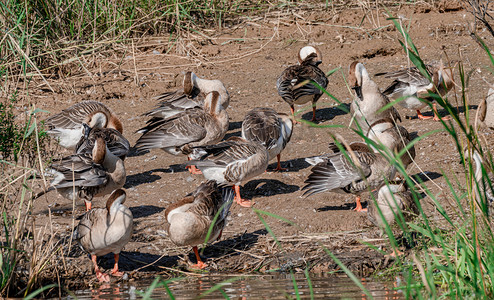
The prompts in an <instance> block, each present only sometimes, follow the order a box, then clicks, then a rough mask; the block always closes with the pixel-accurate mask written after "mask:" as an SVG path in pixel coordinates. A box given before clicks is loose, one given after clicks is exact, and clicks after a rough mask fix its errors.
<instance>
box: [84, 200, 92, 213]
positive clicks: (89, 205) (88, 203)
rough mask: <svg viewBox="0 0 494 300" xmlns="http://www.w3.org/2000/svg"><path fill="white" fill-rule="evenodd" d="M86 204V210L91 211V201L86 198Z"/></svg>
mask: <svg viewBox="0 0 494 300" xmlns="http://www.w3.org/2000/svg"><path fill="white" fill-rule="evenodd" d="M84 205H85V206H86V211H90V210H91V207H92V203H91V201H87V200H84Z"/></svg>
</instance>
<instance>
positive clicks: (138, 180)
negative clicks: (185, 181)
mask: <svg viewBox="0 0 494 300" xmlns="http://www.w3.org/2000/svg"><path fill="white" fill-rule="evenodd" d="M186 170H187V169H185V165H183V164H175V165H170V166H169V167H168V168H167V169H163V168H159V169H152V170H149V171H144V172H142V173H138V174H132V175H127V180H126V181H125V185H124V188H126V189H129V188H132V187H136V186H139V185H141V184H145V183H153V182H155V181H157V180H160V179H161V176H159V175H157V174H154V173H157V172H161V173H180V172H185V171H186Z"/></svg>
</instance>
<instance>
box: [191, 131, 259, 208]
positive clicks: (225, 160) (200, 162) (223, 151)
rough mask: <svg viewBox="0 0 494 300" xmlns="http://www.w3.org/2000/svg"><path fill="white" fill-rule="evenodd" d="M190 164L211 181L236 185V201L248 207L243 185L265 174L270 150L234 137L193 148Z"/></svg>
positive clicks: (249, 203)
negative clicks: (241, 184) (243, 196)
mask: <svg viewBox="0 0 494 300" xmlns="http://www.w3.org/2000/svg"><path fill="white" fill-rule="evenodd" d="M190 157H191V158H192V159H193V160H191V161H189V162H188V164H189V165H195V166H197V167H198V168H199V169H200V170H201V171H202V174H203V175H204V177H205V178H206V179H208V180H216V181H217V182H218V183H219V184H232V185H235V186H234V189H235V201H236V202H237V204H239V205H241V206H245V207H250V206H252V202H251V201H250V200H244V199H242V197H240V187H239V185H240V183H241V182H242V181H246V180H248V179H250V178H253V177H255V176H257V175H260V174H262V173H264V171H265V170H266V168H267V166H268V152H267V151H266V148H265V147H264V146H263V145H261V144H259V143H256V142H251V141H247V140H245V139H243V138H240V137H231V138H230V139H228V140H227V141H225V142H222V143H219V144H216V145H209V146H202V147H194V148H192V153H191V155H190Z"/></svg>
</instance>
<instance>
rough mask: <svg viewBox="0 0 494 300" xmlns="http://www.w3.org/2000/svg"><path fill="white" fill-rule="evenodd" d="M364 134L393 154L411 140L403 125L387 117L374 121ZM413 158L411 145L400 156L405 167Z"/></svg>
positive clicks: (413, 148) (413, 147)
mask: <svg viewBox="0 0 494 300" xmlns="http://www.w3.org/2000/svg"><path fill="white" fill-rule="evenodd" d="M366 136H367V137H368V138H370V139H371V140H373V141H374V142H376V143H377V144H382V145H383V146H384V147H386V148H388V149H390V150H391V151H392V152H394V153H395V154H397V153H399V152H400V151H401V150H403V149H404V148H405V147H406V146H407V145H408V144H409V143H410V142H411V141H412V138H411V137H410V134H409V133H408V131H407V130H406V129H405V128H404V127H402V126H400V125H396V124H395V123H394V122H393V120H391V119H389V118H384V119H381V120H378V121H376V122H374V123H373V124H372V125H371V126H370V128H369V131H368V132H367V134H366ZM414 159H415V146H412V147H411V148H410V149H408V151H407V152H405V153H404V154H403V156H402V157H401V160H402V163H403V165H404V166H405V169H406V167H408V165H409V164H411V163H412V161H413V160H414Z"/></svg>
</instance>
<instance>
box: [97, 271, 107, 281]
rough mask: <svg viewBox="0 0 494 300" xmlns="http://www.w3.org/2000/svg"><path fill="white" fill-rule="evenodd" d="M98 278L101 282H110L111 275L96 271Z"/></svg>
mask: <svg viewBox="0 0 494 300" xmlns="http://www.w3.org/2000/svg"><path fill="white" fill-rule="evenodd" d="M96 278H98V280H99V282H110V275H108V274H105V273H103V272H101V271H99V270H98V271H96Z"/></svg>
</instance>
